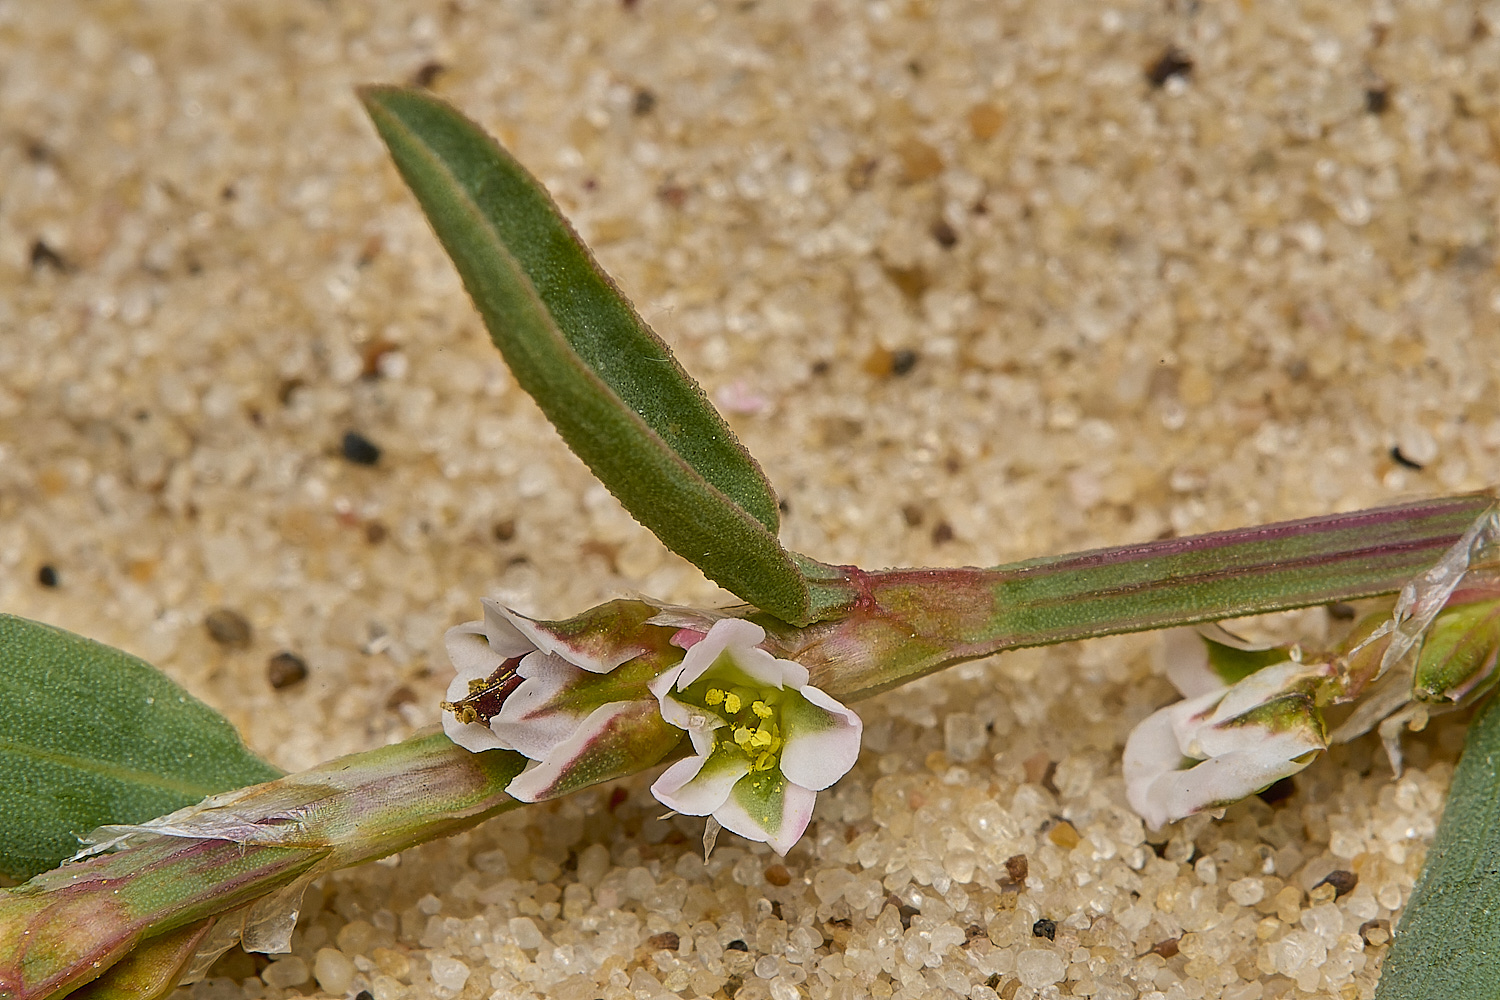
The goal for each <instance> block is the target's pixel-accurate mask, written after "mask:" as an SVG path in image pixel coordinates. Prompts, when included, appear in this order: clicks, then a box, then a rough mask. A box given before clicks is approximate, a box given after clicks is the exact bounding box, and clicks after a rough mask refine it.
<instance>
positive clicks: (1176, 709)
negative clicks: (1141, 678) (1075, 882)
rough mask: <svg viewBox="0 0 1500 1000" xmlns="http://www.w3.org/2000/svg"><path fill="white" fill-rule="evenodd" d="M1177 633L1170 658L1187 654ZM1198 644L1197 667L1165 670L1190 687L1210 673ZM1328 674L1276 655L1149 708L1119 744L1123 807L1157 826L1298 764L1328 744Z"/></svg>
mask: <svg viewBox="0 0 1500 1000" xmlns="http://www.w3.org/2000/svg"><path fill="white" fill-rule="evenodd" d="M1178 638H1179V642H1177V643H1174V644H1173V646H1170V647H1169V655H1182V654H1184V653H1186V652H1187V651H1188V650H1187V647H1184V646H1183V645H1181V644H1180V637H1178ZM1195 638H1196V637H1195ZM1196 648H1197V649H1198V650H1199V653H1198V655H1200V656H1202V657H1203V658H1204V661H1205V662H1204V664H1203V666H1202V669H1199V670H1187V669H1182V668H1179V669H1174V670H1173V671H1172V676H1173V679H1174V680H1180V679H1185V678H1186V677H1192V678H1193V683H1192V684H1191V685H1190V686H1191V687H1195V688H1198V689H1200V690H1201V689H1202V688H1204V687H1209V683H1208V681H1207V678H1208V677H1209V676H1211V672H1210V671H1209V669H1208V666H1207V653H1206V651H1205V648H1204V643H1203V642H1202V640H1201V639H1199V640H1198V642H1197V646H1196ZM1246 652H1250V651H1249V650H1247V651H1246ZM1257 652H1258V651H1257ZM1334 673H1335V671H1334V669H1333V667H1332V665H1331V664H1327V663H1316V664H1304V663H1301V662H1298V661H1296V660H1284V661H1282V662H1280V663H1275V664H1272V665H1270V666H1264V667H1261V668H1260V669H1258V670H1255V671H1254V672H1253V673H1251V674H1249V675H1248V676H1246V677H1244V679H1242V680H1240V681H1238V682H1237V683H1235V684H1234V685H1233V686H1227V687H1226V686H1225V685H1224V684H1223V683H1222V682H1219V683H1218V685H1217V687H1216V688H1211V689H1210V690H1207V691H1204V692H1203V693H1200V694H1197V695H1196V697H1191V698H1189V699H1188V700H1186V701H1179V702H1177V703H1176V704H1173V705H1168V706H1167V707H1166V708H1163V709H1161V710H1159V711H1157V712H1154V713H1153V714H1152V715H1151V716H1149V717H1148V718H1147V719H1146V720H1145V721H1144V722H1142V723H1141V724H1140V725H1138V726H1137V727H1136V728H1135V730H1134V731H1133V732H1131V734H1130V739H1129V740H1128V741H1127V742H1126V744H1125V759H1124V773H1125V795H1126V798H1127V799H1128V800H1129V802H1130V807H1131V808H1132V809H1134V810H1135V811H1136V812H1137V813H1139V814H1140V815H1141V818H1143V819H1144V820H1145V821H1146V822H1147V823H1148V824H1149V825H1150V826H1152V827H1160V826H1162V825H1164V824H1166V823H1171V822H1175V821H1176V820H1179V819H1182V818H1183V817H1185V816H1191V815H1192V814H1193V813H1197V812H1203V811H1204V810H1207V809H1216V808H1220V807H1223V806H1227V805H1230V804H1232V803H1234V802H1238V801H1239V800H1240V799H1243V798H1245V797H1246V796H1249V795H1253V794H1255V793H1256V792H1258V791H1260V790H1261V789H1263V788H1265V787H1267V786H1268V785H1271V784H1273V783H1274V782H1276V781H1279V780H1280V779H1282V778H1285V777H1288V776H1289V775H1292V774H1295V773H1297V772H1298V771H1300V770H1302V769H1303V768H1304V767H1306V766H1307V765H1308V764H1309V763H1310V762H1311V761H1312V759H1313V757H1314V756H1315V755H1316V754H1317V753H1318V752H1319V751H1321V750H1325V749H1327V747H1328V733H1327V731H1326V729H1325V727H1324V725H1323V719H1322V715H1321V713H1320V712H1319V710H1318V692H1319V690H1320V689H1321V688H1323V687H1324V686H1325V685H1327V684H1329V683H1330V682H1331V681H1334V680H1335V679H1334Z"/></svg>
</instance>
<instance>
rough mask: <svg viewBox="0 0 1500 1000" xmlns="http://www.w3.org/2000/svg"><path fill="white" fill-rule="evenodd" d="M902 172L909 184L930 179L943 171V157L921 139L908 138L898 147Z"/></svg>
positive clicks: (897, 153) (897, 151) (897, 152)
mask: <svg viewBox="0 0 1500 1000" xmlns="http://www.w3.org/2000/svg"><path fill="white" fill-rule="evenodd" d="M896 155H897V156H898V157H899V158H900V160H901V173H902V174H903V175H904V177H905V180H906V181H907V183H909V184H916V183H918V182H920V181H930V180H932V179H933V178H934V177H936V176H937V175H938V174H940V173H942V172H943V157H942V156H941V154H939V153H938V151H937V150H936V149H933V148H932V147H931V146H929V145H928V144H927V143H925V142H923V141H922V140H921V139H907V140H906V141H905V142H903V143H901V145H899V146H897V147H896Z"/></svg>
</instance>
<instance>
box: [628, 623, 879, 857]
mask: <svg viewBox="0 0 1500 1000" xmlns="http://www.w3.org/2000/svg"><path fill="white" fill-rule="evenodd" d="M763 641H765V631H764V630H763V629H762V628H761V627H760V626H759V625H756V624H755V623H754V622H748V621H745V620H743V619H739V618H727V619H723V620H721V621H718V622H715V623H714V625H713V627H712V628H710V629H709V631H708V634H707V635H706V636H704V637H703V638H702V639H700V640H699V641H698V642H697V643H695V644H694V645H693V646H691V647H690V648H689V649H688V651H687V654H686V655H685V656H684V657H683V660H682V663H681V664H680V665H679V666H678V667H676V668H674V669H672V670H668V671H666V672H665V673H663V674H661V675H660V676H658V677H657V678H656V679H655V680H653V681H652V682H651V685H650V688H651V692H652V693H653V694H655V695H656V697H657V698H658V699H659V700H660V702H661V712H662V717H663V718H665V719H666V720H667V722H669V723H671V724H672V725H674V726H678V727H680V728H682V729H686V730H687V731H688V735H689V737H690V738H691V740H692V743H693V749H694V750H695V751H697V753H696V754H695V755H694V756H692V757H689V758H687V759H685V760H680V761H678V762H677V763H676V764H673V765H672V766H671V767H669V768H667V770H666V771H665V772H663V774H662V776H661V777H660V778H659V779H657V782H656V784H654V785H652V786H651V791H652V794H654V795H655V796H656V797H657V798H658V799H659V800H661V802H662V803H663V804H665V805H667V806H669V807H671V808H672V809H675V810H677V811H678V812H680V813H686V814H688V815H692V816H707V815H710V814H711V815H712V816H713V817H714V818H715V819H716V820H718V822H719V823H720V825H722V826H723V827H724V828H726V829H728V830H730V831H732V832H734V833H738V834H739V835H740V836H742V837H746V838H747V839H750V840H758V841H763V842H765V843H767V844H769V845H770V846H771V848H772V849H773V850H775V851H776V852H777V853H778V854H785V853H786V852H787V851H788V850H789V849H790V848H791V846H792V845H793V844H794V843H796V842H797V838H799V837H801V836H802V831H803V830H805V829H806V828H807V824H808V821H809V820H810V819H811V818H812V806H813V802H814V800H815V799H816V797H817V792H818V791H820V790H821V789H824V788H827V787H828V786H829V785H831V784H833V783H834V782H835V781H837V780H838V779H839V778H841V777H843V776H844V774H845V773H847V772H848V770H849V769H850V768H851V767H853V766H854V761H855V758H857V757H858V756H859V740H860V735H861V732H862V726H861V723H860V721H859V716H857V715H855V714H854V713H853V712H851V711H850V710H849V709H847V708H845V707H844V706H843V705H840V704H839V703H838V702H836V701H834V700H833V699H832V698H830V697H829V696H828V695H827V694H825V693H824V692H822V691H821V690H819V689H818V688H815V687H813V686H811V685H809V684H808V683H807V679H808V678H807V670H806V668H804V667H802V666H801V665H800V664H797V663H793V662H792V661H791V660H779V659H777V658H776V657H774V656H772V655H771V654H770V653H768V652H766V651H765V650H763V649H761V648H759V644H760V643H761V642H763Z"/></svg>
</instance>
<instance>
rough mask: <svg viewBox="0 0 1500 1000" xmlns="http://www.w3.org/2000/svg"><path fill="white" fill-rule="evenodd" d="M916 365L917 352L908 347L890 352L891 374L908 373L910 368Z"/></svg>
mask: <svg viewBox="0 0 1500 1000" xmlns="http://www.w3.org/2000/svg"><path fill="white" fill-rule="evenodd" d="M915 367H917V352H916V351H913V350H910V349H908V348H904V347H903V348H902V349H901V350H899V351H893V352H891V374H892V375H910V374H911V370H912V369H913V368H915Z"/></svg>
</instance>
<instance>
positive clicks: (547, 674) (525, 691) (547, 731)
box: [490, 652, 589, 760]
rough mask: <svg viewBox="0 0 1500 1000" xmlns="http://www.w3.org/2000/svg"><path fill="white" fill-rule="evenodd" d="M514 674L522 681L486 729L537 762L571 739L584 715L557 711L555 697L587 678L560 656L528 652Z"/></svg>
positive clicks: (557, 697) (556, 698) (582, 672)
mask: <svg viewBox="0 0 1500 1000" xmlns="http://www.w3.org/2000/svg"><path fill="white" fill-rule="evenodd" d="M516 672H517V673H518V674H520V675H521V676H522V677H524V678H526V679H525V680H524V681H522V682H521V685H520V686H519V687H517V688H516V689H515V690H514V691H512V692H511V693H510V696H509V697H507V698H506V699H505V703H504V704H503V705H501V706H500V714H499V715H497V716H495V717H494V718H493V719H491V720H490V726H491V727H492V728H493V729H494V730H495V733H496V734H497V735H498V736H499V737H500V738H501V739H502V740H506V741H508V742H509V743H510V745H511V747H512V748H513V749H515V750H517V751H519V752H521V753H522V754H524V755H526V756H527V757H530V758H531V759H532V760H541V759H542V758H543V757H545V756H546V755H547V753H548V752H549V751H550V750H551V749H552V748H553V747H555V746H557V745H558V744H559V743H561V742H563V741H564V740H566V739H567V738H568V737H569V736H571V735H572V734H573V732H574V730H576V729H577V728H578V726H579V723H581V722H583V719H584V714H583V713H581V712H577V711H566V710H562V709H559V708H558V707H556V706H557V702H558V700H559V696H560V695H562V694H564V693H566V691H567V690H568V688H569V687H570V686H572V685H573V684H575V683H577V681H578V680H579V679H580V678H583V677H587V676H589V675H588V674H587V673H585V672H584V671H583V670H580V669H579V668H578V667H575V666H573V664H571V663H569V662H568V661H566V660H564V659H563V658H562V657H560V656H549V655H548V654H546V653H540V652H537V653H531V654H530V655H528V656H527V657H526V658H525V659H524V660H522V661H521V664H520V666H519V667H518V668H517V670H516Z"/></svg>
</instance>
